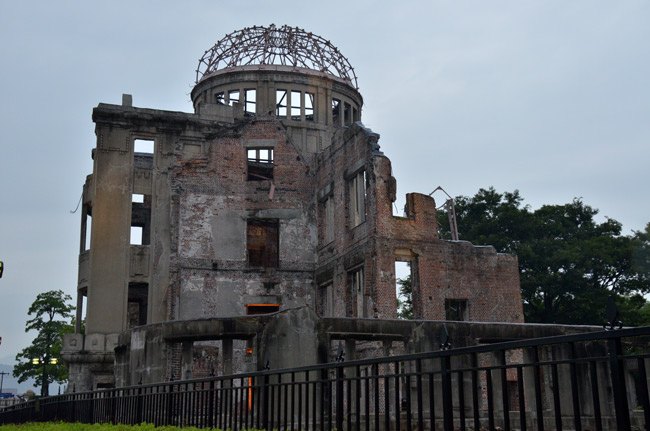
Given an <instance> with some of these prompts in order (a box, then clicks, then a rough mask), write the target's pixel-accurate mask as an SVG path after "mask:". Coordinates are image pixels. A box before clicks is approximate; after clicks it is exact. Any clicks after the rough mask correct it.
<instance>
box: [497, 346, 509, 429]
mask: <svg viewBox="0 0 650 431" xmlns="http://www.w3.org/2000/svg"><path fill="white" fill-rule="evenodd" d="M498 355H499V362H500V365H501V403H502V405H503V428H504V429H505V431H510V398H509V397H508V368H507V366H506V351H505V350H503V349H502V350H499V352H498Z"/></svg>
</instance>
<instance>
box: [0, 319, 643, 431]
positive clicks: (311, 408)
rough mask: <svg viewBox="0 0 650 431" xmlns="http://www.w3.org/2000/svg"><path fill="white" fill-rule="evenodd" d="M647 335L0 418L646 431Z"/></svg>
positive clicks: (375, 365) (514, 346)
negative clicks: (633, 430)
mask: <svg viewBox="0 0 650 431" xmlns="http://www.w3.org/2000/svg"><path fill="white" fill-rule="evenodd" d="M649 341H650V327H646V328H631V329H621V330H612V331H603V332H591V333H584V334H579V335H570V336H559V337H548V338H540V339H529V340H519V341H513V342H507V343H498V344H487V345H480V346H474V347H463V348H457V349H449V350H440V351H435V352H428V353H419V354H410V355H403V356H393V357H383V358H375V359H366V360H355V361H348V362H343V361H341V362H337V363H329V364H323V365H317V366H311V367H302V368H295V369H285V370H277V371H276V370H270V371H261V372H255V373H248V374H238V375H231V376H220V377H211V378H207V379H197V380H186V381H177V382H166V383H160V384H153V385H138V386H131V387H125V388H116V389H105V390H98V391H94V392H84V393H67V394H64V395H58V396H51V397H45V398H41V399H38V400H33V401H29V402H25V403H21V404H17V405H14V406H11V407H7V408H5V409H3V410H2V411H0V423H3V424H4V423H22V422H27V421H66V422H82V423H121V424H137V423H142V422H147V423H152V424H155V425H157V426H161V425H176V426H195V427H201V428H208V427H209V428H212V427H215V428H217V427H218V428H220V429H230V430H233V431H238V430H247V429H252V428H254V429H266V430H272V429H277V430H314V431H317V430H323V431H324V430H346V431H353V430H356V431H389V430H406V431H411V430H446V431H451V430H479V429H489V430H496V429H499V430H632V429H635V430H636V429H643V430H648V429H650V403H649V398H648V386H649V385H648V383H649V381H648V377H649V376H648V372H647V370H648V367H649V366H650V342H649ZM444 347H445V346H443V348H444Z"/></svg>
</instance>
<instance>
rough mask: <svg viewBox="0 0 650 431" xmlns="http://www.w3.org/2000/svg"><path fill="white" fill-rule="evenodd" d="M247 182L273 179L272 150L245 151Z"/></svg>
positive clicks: (256, 149)
mask: <svg viewBox="0 0 650 431" xmlns="http://www.w3.org/2000/svg"><path fill="white" fill-rule="evenodd" d="M246 154H247V164H248V181H262V180H272V179H273V148H248V149H246Z"/></svg>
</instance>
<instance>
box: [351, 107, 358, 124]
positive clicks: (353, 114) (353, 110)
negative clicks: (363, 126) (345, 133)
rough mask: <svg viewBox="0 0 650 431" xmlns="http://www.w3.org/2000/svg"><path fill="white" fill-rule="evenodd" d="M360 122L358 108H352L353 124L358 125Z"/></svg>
mask: <svg viewBox="0 0 650 431" xmlns="http://www.w3.org/2000/svg"><path fill="white" fill-rule="evenodd" d="M357 121H359V110H358V109H357V108H352V122H353V123H356V122H357Z"/></svg>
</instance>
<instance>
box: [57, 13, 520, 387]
mask: <svg viewBox="0 0 650 431" xmlns="http://www.w3.org/2000/svg"><path fill="white" fill-rule="evenodd" d="M191 97H192V102H193V106H194V113H183V112H171V111H163V110H157V109H150V108H139V107H135V106H133V104H132V99H131V96H130V95H124V96H123V101H122V105H110V104H103V103H100V104H99V105H98V106H97V107H96V108H95V109H94V110H93V117H92V118H93V121H94V122H95V124H96V135H97V145H96V148H95V149H94V150H93V153H92V154H93V160H94V167H93V172H92V174H91V175H89V176H88V177H87V179H86V183H85V185H84V187H83V214H82V228H81V252H80V256H79V280H78V290H77V291H78V300H77V322H78V323H79V322H81V321H82V320H83V318H84V315H85V318H86V323H85V331H84V333H82V331H81V326H80V325H79V324H78V326H77V331H76V332H77V333H75V334H69V335H67V336H66V338H65V340H64V346H63V356H64V359H65V360H66V362H67V363H68V365H69V367H70V390H73V389H74V390H76V391H81V390H89V389H93V388H98V387H100V388H101V387H111V386H115V385H117V386H122V385H128V384H134V383H137V381H138V380H139V379H143V380H144V381H145V382H155V381H164V380H169V379H172V378H175V379H181V378H187V377H191V376H194V377H197V376H205V375H207V373H208V372H209V370H210V369H212V368H216V372H217V373H230V372H235V371H245V370H253V369H259V368H261V367H262V365H263V364H262V362H263V361H264V362H270V363H271V364H272V366H273V367H274V368H281V367H284V366H294V365H306V364H311V363H315V362H326V361H328V360H330V357H329V356H328V355H329V352H330V347H331V345H332V342H333V341H334V340H345V341H346V349H347V351H348V352H349V354H350V355H354V354H355V353H354V351H355V350H359V351H360V350H361V349H360V348H359V346H360V345H361V344H355V343H362V342H364V341H366V342H368V344H367V346H366V347H367V349H366V350H368V352H370V351H371V350H372V346H373V345H379V346H380V348H379V350H380V353H382V352H383V353H390V351H391V350H390V349H393V348H399V349H402V350H403V351H412V350H417V349H418V348H424V347H422V346H423V344H421V343H420V344H418V335H414V334H417V333H419V332H418V329H417V328H416V326H415V325H416V324H415V323H413V322H406V321H397V320H392V319H396V317H397V315H396V293H395V262H396V261H408V262H410V267H411V271H412V274H411V276H412V282H413V306H414V314H415V318H416V319H420V320H426V321H444V320H467V321H475V322H523V311H522V302H521V295H520V287H519V274H518V266H517V259H516V257H514V256H511V255H502V254H497V253H496V252H495V250H494V248H492V247H489V246H481V247H477V246H474V245H472V244H470V243H468V242H464V241H447V240H442V239H440V238H439V234H438V224H437V218H436V217H437V212H436V203H435V202H434V200H433V198H432V197H430V196H427V195H422V194H418V193H411V194H407V195H406V207H405V216H404V217H396V216H394V215H393V211H392V206H393V203H394V201H395V199H396V190H397V186H396V184H397V183H396V180H395V178H394V177H393V176H392V170H391V162H390V159H389V158H388V157H387V156H386V155H385V154H384V153H383V152H382V151H381V149H380V146H379V142H378V141H379V134H377V133H375V132H373V131H371V130H370V129H368V128H366V127H365V126H364V125H363V123H362V110H363V109H362V108H363V98H362V96H361V94H360V93H359V91H358V87H357V77H356V75H355V73H354V70H353V68H352V66H351V65H350V63H349V62H348V60H347V59H346V58H345V57H344V56H343V55H342V54H341V53H340V52H339V50H338V49H337V48H335V47H334V46H333V45H332V44H331V43H330V42H328V41H326V40H324V39H322V38H320V37H318V36H316V35H313V34H311V33H307V32H305V31H303V30H300V29H298V28H291V27H286V26H285V27H282V28H277V27H275V26H273V25H272V26H270V27H252V28H247V29H244V30H241V31H237V32H234V33H231V34H229V35H227V36H226V37H225V38H223V39H222V40H221V41H219V42H218V43H217V44H216V45H214V46H213V47H212V48H210V49H209V50H208V51H206V52H205V54H204V55H203V57H202V58H201V59H200V61H199V66H198V70H197V75H196V85H195V86H194V88H193V90H192V93H191ZM404 145H408V143H405V144H404ZM423 180H424V178H423ZM84 298H87V301H86V307H85V308H86V309H85V310H84V309H83V308H84V302H85V301H84ZM420 323H421V322H420ZM418 328H422V326H421V324H420V326H418ZM420 332H421V329H420ZM425 332H426V331H425ZM427 336H429V335H427V334H424V335H422V334H421V335H419V337H427ZM382 343H383V344H382ZM425 344H426V343H425ZM430 344H431V343H429V344H428V345H429V346H430ZM368 346H369V347H368ZM382 346H383V347H382ZM418 346H420V347H418ZM368 352H366V353H364V354H370V353H368Z"/></svg>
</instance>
